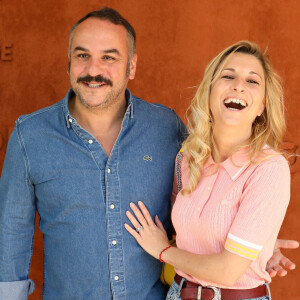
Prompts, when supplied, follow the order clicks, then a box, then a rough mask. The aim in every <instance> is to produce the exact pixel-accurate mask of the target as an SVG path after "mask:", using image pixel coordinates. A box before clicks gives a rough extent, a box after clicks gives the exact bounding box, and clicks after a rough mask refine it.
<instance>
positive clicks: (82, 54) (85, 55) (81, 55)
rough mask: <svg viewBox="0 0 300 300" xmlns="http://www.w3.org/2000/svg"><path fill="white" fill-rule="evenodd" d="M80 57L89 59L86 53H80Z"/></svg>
mask: <svg viewBox="0 0 300 300" xmlns="http://www.w3.org/2000/svg"><path fill="white" fill-rule="evenodd" d="M78 57H79V58H87V57H88V55H87V54H85V53H80V54H78Z"/></svg>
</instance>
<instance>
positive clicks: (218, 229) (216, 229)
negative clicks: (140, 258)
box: [125, 41, 290, 300]
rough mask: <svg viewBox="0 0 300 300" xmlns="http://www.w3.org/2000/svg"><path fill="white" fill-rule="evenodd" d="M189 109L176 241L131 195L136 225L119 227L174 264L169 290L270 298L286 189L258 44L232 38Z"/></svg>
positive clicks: (279, 127)
mask: <svg viewBox="0 0 300 300" xmlns="http://www.w3.org/2000/svg"><path fill="white" fill-rule="evenodd" d="M190 109H191V114H190V118H189V123H188V126H189V132H190V136H189V137H188V139H187V140H186V141H185V142H184V144H183V148H182V152H183V159H182V163H181V174H182V175H181V176H182V177H181V180H182V190H181V191H180V192H179V193H178V195H177V197H176V201H175V204H174V207H173V210H172V222H173V225H174V228H175V230H176V241H177V247H178V248H175V247H170V246H169V242H168V238H167V235H166V232H165V230H164V228H163V226H162V223H161V222H160V220H159V219H158V217H157V216H156V217H155V223H156V224H155V223H154V222H153V221H152V218H151V216H150V214H149V212H148V211H147V209H146V207H145V205H144V204H143V203H142V202H139V203H138V205H139V208H138V207H137V206H135V205H134V204H133V203H132V204H131V209H132V210H133V212H134V214H135V217H134V216H133V214H132V213H130V212H127V216H128V218H129V220H130V221H131V223H132V225H133V226H134V227H135V228H137V229H138V230H134V229H132V228H131V227H130V226H129V225H128V224H125V228H126V229H127V230H128V231H129V233H131V234H132V235H133V236H134V237H135V238H136V240H137V242H138V243H139V244H140V245H141V246H142V247H143V248H144V249H145V250H146V251H147V252H148V253H149V254H151V255H152V256H154V257H155V258H159V259H161V260H163V261H165V262H167V263H169V264H171V265H173V266H174V267H175V270H176V273H177V275H176V276H175V279H174V281H173V283H172V286H171V287H170V290H169V293H168V296H167V299H222V300H224V299H225V300H226V299H230V300H234V299H269V298H268V296H267V291H266V285H265V283H268V282H270V281H271V278H270V276H269V274H268V273H267V272H266V271H265V267H266V263H267V261H268V259H269V258H270V257H271V256H272V253H273V247H274V244H275V240H276V238H277V235H278V232H279V229H280V226H281V223H282V221H283V218H284V215H285V212H286V208H287V206H288V202H289V198H290V171H289V167H288V163H287V161H286V159H285V158H284V157H283V156H282V155H281V154H280V152H279V150H278V145H279V144H280V143H281V142H282V137H283V134H284V131H285V119H284V106H283V96H282V89H281V86H280V84H279V82H278V80H277V75H276V74H275V72H274V71H273V69H272V66H271V65H270V63H269V61H268V59H267V57H266V56H265V55H264V54H263V53H262V52H261V50H260V49H259V48H258V46H257V45H256V44H254V43H251V42H248V41H240V42H238V43H236V44H234V45H232V46H230V47H228V48H227V49H225V50H224V51H222V52H221V53H220V54H219V55H218V56H216V57H215V58H214V59H213V60H212V61H211V62H210V64H209V65H208V66H207V68H206V71H205V74H204V79H203V81H202V83H201V84H200V86H199V88H198V90H197V92H196V96H195V97H194V99H193V101H192V104H191V107H190ZM174 186H175V188H174V190H175V191H176V188H177V185H176V184H175V185H174ZM207 287H209V288H207ZM180 295H181V296H180ZM213 297H214V298H213ZM220 297H221V298H220Z"/></svg>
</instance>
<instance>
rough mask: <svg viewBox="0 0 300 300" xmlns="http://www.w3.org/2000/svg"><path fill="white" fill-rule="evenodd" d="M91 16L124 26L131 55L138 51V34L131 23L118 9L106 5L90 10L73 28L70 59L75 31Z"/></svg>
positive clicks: (70, 41) (70, 39) (70, 40)
mask: <svg viewBox="0 0 300 300" xmlns="http://www.w3.org/2000/svg"><path fill="white" fill-rule="evenodd" d="M89 18H97V19H100V20H106V21H109V22H111V23H113V24H115V25H121V26H123V27H124V28H125V29H126V31H127V35H128V49H129V56H130V57H132V56H133V55H134V54H135V52H136V34H135V31H134V29H133V27H132V26H131V25H130V23H129V22H128V21H127V20H126V19H124V18H123V17H122V16H121V15H120V14H119V13H118V12H117V11H116V10H114V9H113V8H110V7H104V8H102V9H100V10H96V11H92V12H89V13H88V14H87V15H85V16H84V17H83V18H81V19H80V20H79V21H78V22H77V23H76V24H75V25H74V26H73V27H72V29H71V33H70V38H69V59H70V57H71V44H72V40H73V35H74V31H75V29H76V28H77V26H78V25H79V24H80V23H82V22H83V21H85V20H86V19H89Z"/></svg>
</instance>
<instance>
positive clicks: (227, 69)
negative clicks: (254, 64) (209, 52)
mask: <svg viewBox="0 0 300 300" xmlns="http://www.w3.org/2000/svg"><path fill="white" fill-rule="evenodd" d="M223 71H231V72H235V69H234V68H226V69H223V70H222V71H221V72H223ZM249 73H250V74H254V75H257V76H258V77H259V78H260V79H262V77H261V76H260V75H259V74H258V73H256V72H254V71H250V72H249Z"/></svg>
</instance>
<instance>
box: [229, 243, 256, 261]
mask: <svg viewBox="0 0 300 300" xmlns="http://www.w3.org/2000/svg"><path fill="white" fill-rule="evenodd" d="M225 247H226V248H228V249H230V250H232V251H233V252H236V253H238V254H241V255H243V256H246V257H249V258H252V259H256V258H257V255H252V254H249V253H246V252H243V251H240V250H238V249H235V248H234V247H231V246H230V245H229V244H228V243H226V244H225Z"/></svg>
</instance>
